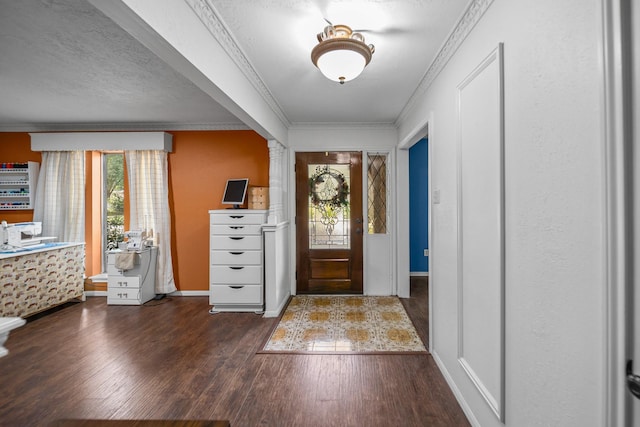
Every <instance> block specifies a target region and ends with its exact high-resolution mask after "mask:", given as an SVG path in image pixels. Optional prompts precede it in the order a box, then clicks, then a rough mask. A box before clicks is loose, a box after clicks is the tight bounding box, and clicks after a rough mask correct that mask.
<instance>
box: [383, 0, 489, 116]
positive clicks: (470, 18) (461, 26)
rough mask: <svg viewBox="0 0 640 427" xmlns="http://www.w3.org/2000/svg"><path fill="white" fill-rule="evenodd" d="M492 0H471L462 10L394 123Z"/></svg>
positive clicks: (437, 73) (429, 84) (436, 73)
mask: <svg viewBox="0 0 640 427" xmlns="http://www.w3.org/2000/svg"><path fill="white" fill-rule="evenodd" d="M491 3H493V0H471V2H470V3H469V6H467V9H466V10H465V11H464V13H463V14H462V16H461V17H460V19H459V20H458V23H457V24H456V26H455V28H454V29H453V30H452V31H451V33H449V36H448V37H447V39H446V40H445V42H444V43H443V44H442V47H441V48H440V50H439V51H438V54H437V55H436V57H435V58H434V60H433V62H431V65H430V66H429V68H427V71H426V72H425V74H424V76H423V77H422V79H421V80H420V83H419V84H418V87H417V88H416V90H415V91H414V92H413V95H411V98H409V101H408V102H407V104H406V105H405V106H404V108H403V109H402V111H401V112H400V115H399V116H398V120H397V121H396V123H397V124H398V125H399V124H400V123H402V122H403V121H404V120H405V119H406V117H407V115H408V114H409V112H410V111H411V109H412V108H413V107H414V105H415V103H416V101H417V100H418V99H419V98H421V97H422V96H423V95H424V93H425V92H426V91H427V89H429V87H430V86H431V84H432V83H433V82H434V80H435V79H436V77H438V75H439V74H440V72H441V71H442V70H443V69H444V67H445V66H446V65H447V63H448V62H449V60H450V59H451V58H452V57H453V55H454V54H455V53H456V51H457V50H458V48H459V47H460V45H462V42H463V41H464V40H465V39H466V38H467V36H468V35H469V33H470V32H471V30H472V29H473V28H474V27H475V26H476V24H477V23H478V22H479V21H480V18H482V15H484V13H485V12H486V11H487V9H489V6H491Z"/></svg>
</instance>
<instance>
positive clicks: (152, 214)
mask: <svg viewBox="0 0 640 427" xmlns="http://www.w3.org/2000/svg"><path fill="white" fill-rule="evenodd" d="M125 157H126V160H127V172H128V174H129V205H130V218H129V220H130V229H131V230H153V237H154V241H155V245H156V246H157V247H158V267H157V270H156V294H168V293H170V292H174V291H175V290H176V285H175V282H174V279H173V264H172V260H171V213H170V212H169V171H168V165H167V153H166V152H165V151H161V150H132V151H125Z"/></svg>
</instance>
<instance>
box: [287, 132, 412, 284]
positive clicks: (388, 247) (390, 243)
mask: <svg viewBox="0 0 640 427" xmlns="http://www.w3.org/2000/svg"><path fill="white" fill-rule="evenodd" d="M288 140H289V147H290V150H289V152H290V159H289V161H290V170H291V171H293V170H294V168H293V164H294V162H295V152H296V151H364V154H363V191H364V189H366V188H367V187H366V177H367V174H366V167H367V164H366V152H367V151H371V152H388V153H389V155H390V156H389V164H388V171H389V179H390V181H389V183H388V187H389V188H390V195H391V198H392V200H389V201H388V205H387V207H388V209H389V210H390V214H389V223H390V227H389V230H388V234H387V235H374V236H371V235H369V234H365V235H364V241H363V246H364V248H363V252H364V255H363V256H364V259H363V268H364V272H363V277H364V285H363V288H364V294H365V295H395V294H396V293H397V294H399V295H402V296H408V295H409V274H408V271H407V274H406V280H397V276H396V269H395V265H396V261H397V259H398V258H399V257H402V259H405V258H406V259H408V256H409V255H408V254H409V252H408V244H407V245H406V246H407V248H406V256H404V255H402V254H401V255H397V254H396V251H395V250H396V232H395V231H396V230H395V227H394V224H395V223H396V222H397V218H396V212H395V211H394V206H395V203H394V202H393V196H394V195H395V193H396V184H395V182H396V181H395V170H396V167H395V159H396V156H395V147H396V145H397V143H398V132H397V129H396V128H395V126H392V125H376V124H371V125H342V126H340V125H331V126H329V125H327V126H322V125H320V126H298V127H293V128H291V129H290V130H289V139H288ZM289 188H291V189H292V190H291V192H290V195H289V209H290V218H294V217H295V174H294V173H293V172H291V173H290V177H289ZM363 196H364V197H363V207H365V215H366V191H365V194H363ZM406 210H407V212H408V208H407V209H406ZM292 222H293V221H292ZM290 244H291V247H292V248H293V249H292V251H291V258H290V265H291V266H292V268H291V283H292V290H291V292H292V293H295V266H296V258H295V254H296V250H295V245H296V242H295V225H292V227H291V240H290ZM403 249H404V247H402V248H398V250H399V251H400V252H402V250H403Z"/></svg>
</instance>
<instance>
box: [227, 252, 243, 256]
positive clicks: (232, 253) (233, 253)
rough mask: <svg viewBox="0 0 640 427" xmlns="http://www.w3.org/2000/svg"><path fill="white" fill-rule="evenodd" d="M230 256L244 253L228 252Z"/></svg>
mask: <svg viewBox="0 0 640 427" xmlns="http://www.w3.org/2000/svg"><path fill="white" fill-rule="evenodd" d="M229 253H230V254H231V255H242V254H243V253H244V252H229Z"/></svg>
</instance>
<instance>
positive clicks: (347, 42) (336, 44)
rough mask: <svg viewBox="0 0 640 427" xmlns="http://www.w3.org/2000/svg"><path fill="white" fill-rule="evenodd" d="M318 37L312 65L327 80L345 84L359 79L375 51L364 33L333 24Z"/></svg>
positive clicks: (312, 54) (312, 52)
mask: <svg viewBox="0 0 640 427" xmlns="http://www.w3.org/2000/svg"><path fill="white" fill-rule="evenodd" d="M317 38H318V42H319V43H318V44H317V45H316V46H315V47H314V48H313V50H312V51H311V62H313V64H314V65H315V66H316V67H318V68H319V69H320V71H321V72H322V74H324V76H325V77H327V78H328V79H330V80H333V81H336V82H340V83H341V84H342V83H344V82H347V81H349V80H353V79H355V78H356V77H358V76H359V75H360V73H362V70H364V67H366V66H367V64H368V63H369V61H371V55H373V52H374V51H375V47H374V46H373V45H367V44H365V43H364V37H363V36H362V34H360V33H353V32H352V31H351V28H349V27H348V26H346V25H329V26H327V27H325V29H324V32H322V33H319V34H318V36H317Z"/></svg>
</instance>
